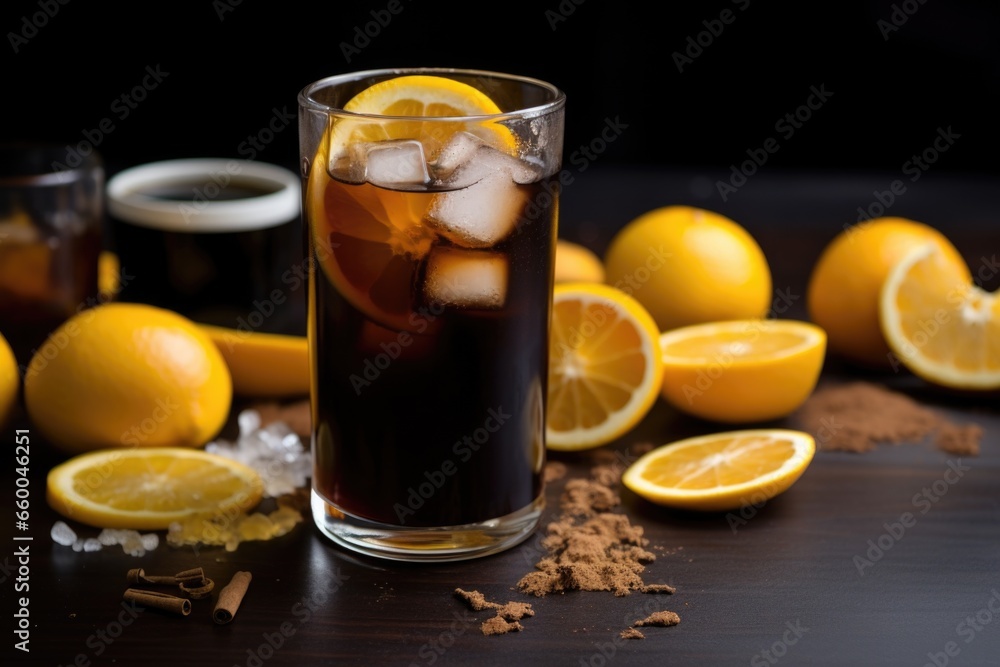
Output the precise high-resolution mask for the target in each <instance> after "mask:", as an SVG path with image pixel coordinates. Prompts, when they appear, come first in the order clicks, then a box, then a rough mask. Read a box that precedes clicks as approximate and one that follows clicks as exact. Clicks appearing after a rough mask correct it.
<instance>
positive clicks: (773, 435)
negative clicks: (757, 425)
mask: <svg viewBox="0 0 1000 667" xmlns="http://www.w3.org/2000/svg"><path fill="white" fill-rule="evenodd" d="M815 452H816V444H815V441H814V440H813V438H812V436H811V435H809V434H807V433H803V432H801V431H789V430H781V429H761V430H750V431H730V432H728V433H715V434H711V435H703V436H698V437H695V438H688V439H686V440H680V441H678V442H674V443H671V444H668V445H664V446H662V447H658V448H657V449H654V450H653V451H651V452H649V453H648V454H645V455H644V456H642V457H641V458H640V459H639V460H638V461H636V462H635V463H633V464H632V465H631V466H629V468H628V469H627V470H626V471H625V474H624V475H622V483H623V484H624V485H625V486H626V487H627V488H629V489H631V490H632V491H634V492H635V493H636V494H638V495H640V496H642V497H643V498H645V499H646V500H649V501H651V502H654V503H657V504H659V505H666V506H670V507H677V508H681V509H689V510H699V511H707V512H724V511H728V510H733V509H739V508H740V507H744V506H747V505H753V504H758V503H760V502H763V501H765V500H769V499H771V498H773V497H775V496H777V495H778V494H779V493H782V492H784V491H785V490H787V489H788V487H790V486H791V485H792V484H794V483H795V481H796V480H798V479H799V477H801V476H802V473H803V472H805V470H806V468H807V467H808V466H809V463H810V462H811V461H812V458H813V454H815Z"/></svg>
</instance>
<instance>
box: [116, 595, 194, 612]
mask: <svg viewBox="0 0 1000 667" xmlns="http://www.w3.org/2000/svg"><path fill="white" fill-rule="evenodd" d="M125 599H126V600H128V601H129V602H135V603H136V604H140V605H142V606H143V607H150V608H152V609H160V610H162V611H167V612H170V613H172V614H180V615H181V616H187V615H188V614H190V613H191V601H190V600H188V599H187V598H182V597H177V596H176V595H168V594H167V593H160V592H158V591H145V590H142V589H139V588H130V589H128V590H127V591H125Z"/></svg>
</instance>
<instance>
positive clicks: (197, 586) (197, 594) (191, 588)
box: [179, 579, 215, 600]
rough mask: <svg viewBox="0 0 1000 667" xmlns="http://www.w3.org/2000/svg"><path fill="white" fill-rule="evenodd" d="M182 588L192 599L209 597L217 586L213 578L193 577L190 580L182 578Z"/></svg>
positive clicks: (180, 584)
mask: <svg viewBox="0 0 1000 667" xmlns="http://www.w3.org/2000/svg"><path fill="white" fill-rule="evenodd" d="M179 586H180V589H181V590H182V591H183V592H184V593H187V596H188V597H189V598H191V599H192V600H200V599H201V598H203V597H207V596H208V594H209V593H211V592H212V589H213V588H215V582H214V581H212V580H211V579H192V580H190V581H185V580H182V581H181V582H180V583H179Z"/></svg>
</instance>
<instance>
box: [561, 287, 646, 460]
mask: <svg viewBox="0 0 1000 667" xmlns="http://www.w3.org/2000/svg"><path fill="white" fill-rule="evenodd" d="M658 338H659V329H657V327H656V322H654V321H653V318H652V316H650V315H649V313H648V312H646V310H645V309H644V308H643V307H642V306H641V305H640V304H639V302H638V301H636V300H635V299H633V298H632V297H631V296H629V295H627V294H625V293H624V292H622V291H620V290H618V289H616V288H614V287H610V286H608V285H599V284H591V283H565V284H561V285H556V287H555V293H554V300H553V313H552V333H551V335H550V342H549V391H548V416H547V418H546V439H547V440H546V442H547V446H548V448H549V449H554V450H578V449H587V448H591V447H597V446H600V445H602V444H605V443H608V442H611V441H612V440H614V439H615V438H617V437H619V436H621V435H623V434H624V433H626V432H627V431H628V430H630V429H631V428H632V427H634V426H635V425H636V424H637V423H638V422H639V421H640V420H641V419H642V418H643V417H644V416H645V415H646V413H647V412H648V411H649V409H650V408H651V407H652V405H653V403H654V402H655V400H656V398H657V396H658V392H659V388H660V383H661V381H662V376H663V362H662V360H661V358H660V351H659V342H658Z"/></svg>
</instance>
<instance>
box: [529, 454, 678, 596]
mask: <svg viewBox="0 0 1000 667" xmlns="http://www.w3.org/2000/svg"><path fill="white" fill-rule="evenodd" d="M620 479H621V474H620V470H619V469H618V468H616V467H614V466H610V465H602V466H597V467H596V468H594V469H593V470H592V471H591V478H590V479H571V480H569V481H567V482H566V487H565V490H564V491H563V494H562V497H561V499H560V508H561V510H562V514H561V515H560V517H559V518H558V519H557V520H556V521H553V522H552V523H550V524H549V525H548V527H547V529H546V532H547V534H546V537H545V539H543V540H542V546H543V547H544V548H545V549H546V552H547V555H546V556H545V557H543V558H542V559H541V560H540V561H538V563H536V564H535V571H534V572H529V573H528V574H526V575H524V576H523V577H522V578H521V580H520V581H519V582H518V583H517V588H518V590H520V591H521V592H522V593H527V594H529V595H535V596H537V597H542V596H545V595H548V594H549V593H562V592H565V591H571V590H581V591H610V592H612V593H614V594H615V595H617V596H621V595H628V594H629V593H631V592H632V591H640V592H649V593H672V592H673V591H674V589H673V588H672V587H670V586H668V585H666V584H652V585H647V584H646V583H645V582H643V580H642V573H643V572H644V571H645V569H646V564H647V563H651V562H653V561H654V560H656V556H655V555H653V554H652V553H651V552H650V551H648V550H647V549H646V548H645V547H646V545H647V544H648V543H649V540H647V539H646V538H645V537H643V529H642V527H641V526H633V525H632V523H631V522H630V521H629V519H628V517H627V516H625V515H624V514H618V513H615V512H614V510H615V509H616V508H617V507H618V506H619V505H620V504H621V497H620V496H619V495H618V492H617V491H616V490H615V488H616V487H617V485H618V484H619V481H620Z"/></svg>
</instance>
